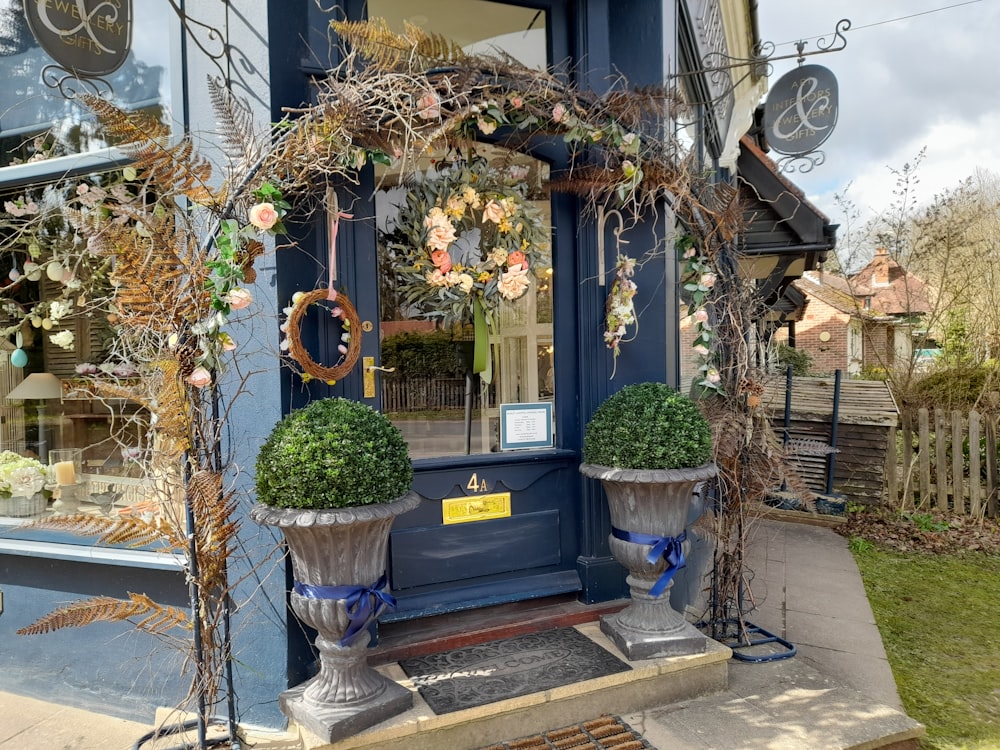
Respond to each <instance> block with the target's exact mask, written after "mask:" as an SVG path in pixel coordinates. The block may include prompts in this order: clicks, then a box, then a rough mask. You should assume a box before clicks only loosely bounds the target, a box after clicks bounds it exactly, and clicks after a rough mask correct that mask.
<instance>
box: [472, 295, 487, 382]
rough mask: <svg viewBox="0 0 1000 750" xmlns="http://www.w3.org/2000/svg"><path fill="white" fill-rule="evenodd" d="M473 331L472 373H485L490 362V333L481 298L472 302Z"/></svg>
mask: <svg viewBox="0 0 1000 750" xmlns="http://www.w3.org/2000/svg"><path fill="white" fill-rule="evenodd" d="M472 329H473V332H474V333H475V346H474V348H473V350H472V371H473V372H485V371H486V367H487V364H488V363H489V361H490V331H489V328H488V327H487V325H486V311H485V310H483V303H482V300H480V299H479V297H475V298H474V299H473V300H472Z"/></svg>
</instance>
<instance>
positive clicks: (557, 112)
mask: <svg viewBox="0 0 1000 750" xmlns="http://www.w3.org/2000/svg"><path fill="white" fill-rule="evenodd" d="M565 116H566V107H564V106H563V105H561V104H557V105H556V106H554V107H553V108H552V121H553V122H562V121H563V118H564V117H565Z"/></svg>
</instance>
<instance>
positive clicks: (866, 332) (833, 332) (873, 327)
mask: <svg viewBox="0 0 1000 750" xmlns="http://www.w3.org/2000/svg"><path fill="white" fill-rule="evenodd" d="M794 286H795V288H796V289H797V290H798V291H799V292H801V293H802V294H803V295H804V296H805V305H804V308H803V310H802V311H801V312H800V313H799V315H797V316H796V319H795V321H794V322H793V323H791V326H790V329H789V330H788V331H786V332H784V334H783V335H779V337H778V340H784V341H787V342H789V343H790V344H791V345H792V346H794V347H795V348H796V349H801V350H803V351H806V352H808V353H809V354H810V355H812V358H813V364H812V370H813V372H816V373H826V372H833V371H834V370H838V369H839V370H843V371H845V372H846V373H847V374H848V375H860V374H861V371H862V370H863V369H864V368H882V369H886V370H892V369H894V368H896V367H897V366H907V365H909V363H910V362H911V359H912V355H913V338H914V335H915V333H916V332H917V331H919V330H920V329H921V328H922V327H923V323H922V321H923V318H924V316H925V315H926V314H927V313H928V312H929V311H930V309H931V307H930V301H929V297H928V294H927V286H926V284H925V283H924V282H923V281H922V280H921V279H919V278H918V277H916V276H914V275H913V274H911V273H908V272H907V271H906V270H905V269H904V268H903V267H902V266H900V265H899V264H898V263H897V262H896V261H895V260H894V259H893V258H891V257H890V256H889V254H888V252H887V251H886V249H885V248H878V249H877V250H876V251H875V256H874V257H873V258H872V260H871V261H870V262H869V263H868V264H867V265H866V266H865V267H864V268H862V269H861V270H860V271H858V272H857V273H856V274H854V275H852V276H851V277H850V278H849V279H845V278H844V277H841V276H836V275H833V274H830V273H825V272H822V271H815V272H807V273H805V274H803V276H802V278H801V279H799V280H798V281H796V282H795V284H794Z"/></svg>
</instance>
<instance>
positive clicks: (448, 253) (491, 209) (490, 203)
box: [379, 157, 551, 327]
mask: <svg viewBox="0 0 1000 750" xmlns="http://www.w3.org/2000/svg"><path fill="white" fill-rule="evenodd" d="M524 171H526V168H523V167H517V166H515V167H510V168H507V169H500V168H495V167H493V166H491V165H490V164H489V163H488V162H487V160H486V159H485V158H483V157H473V158H472V159H470V160H468V161H466V160H458V161H455V162H450V163H443V164H438V165H435V166H434V167H432V168H431V169H430V170H429V171H428V172H427V173H426V174H424V175H418V176H416V177H415V179H414V180H412V181H411V182H410V183H409V184H408V185H407V189H406V194H405V196H404V197H403V200H402V201H401V203H400V205H399V206H398V208H399V212H398V214H397V215H396V217H395V220H394V221H393V222H392V223H391V225H390V226H388V227H387V229H386V231H385V232H383V233H382V234H381V236H380V242H379V244H380V247H381V251H382V252H383V253H386V254H387V255H388V256H389V259H390V261H391V263H392V266H393V268H394V271H395V274H396V288H397V290H398V292H399V294H400V303H401V305H402V306H403V307H404V308H406V309H407V310H408V311H409V312H410V313H411V314H415V315H420V316H423V317H426V318H432V319H437V320H440V321H441V322H442V323H443V324H444V325H445V326H446V327H447V326H451V325H454V324H459V325H461V324H464V323H469V322H472V320H473V317H474V308H475V305H476V303H477V302H478V303H479V304H481V305H482V307H483V310H484V311H485V313H486V315H487V316H488V317H490V316H492V315H493V313H494V312H495V311H496V310H497V308H498V307H499V306H500V305H501V304H502V303H504V302H514V301H516V300H518V299H520V298H521V297H522V296H523V295H524V293H525V292H526V291H527V290H528V288H529V287H530V285H531V282H532V278H533V277H534V275H535V274H536V273H543V272H544V270H545V269H546V268H548V267H549V266H550V264H551V254H550V247H549V237H550V229H549V228H548V227H547V226H546V225H545V223H544V221H543V218H542V214H541V212H540V211H539V210H538V209H537V208H536V207H535V206H534V205H532V203H531V202H530V201H529V200H528V198H527V195H526V191H527V186H526V184H525V183H524V176H525V175H524Z"/></svg>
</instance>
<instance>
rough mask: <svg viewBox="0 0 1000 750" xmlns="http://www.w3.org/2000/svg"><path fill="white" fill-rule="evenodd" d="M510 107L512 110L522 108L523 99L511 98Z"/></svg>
mask: <svg viewBox="0 0 1000 750" xmlns="http://www.w3.org/2000/svg"><path fill="white" fill-rule="evenodd" d="M510 106H512V107H513V108H514V109H521V107H523V106H524V99H522V98H521V97H519V96H512V97H511V98H510Z"/></svg>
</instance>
